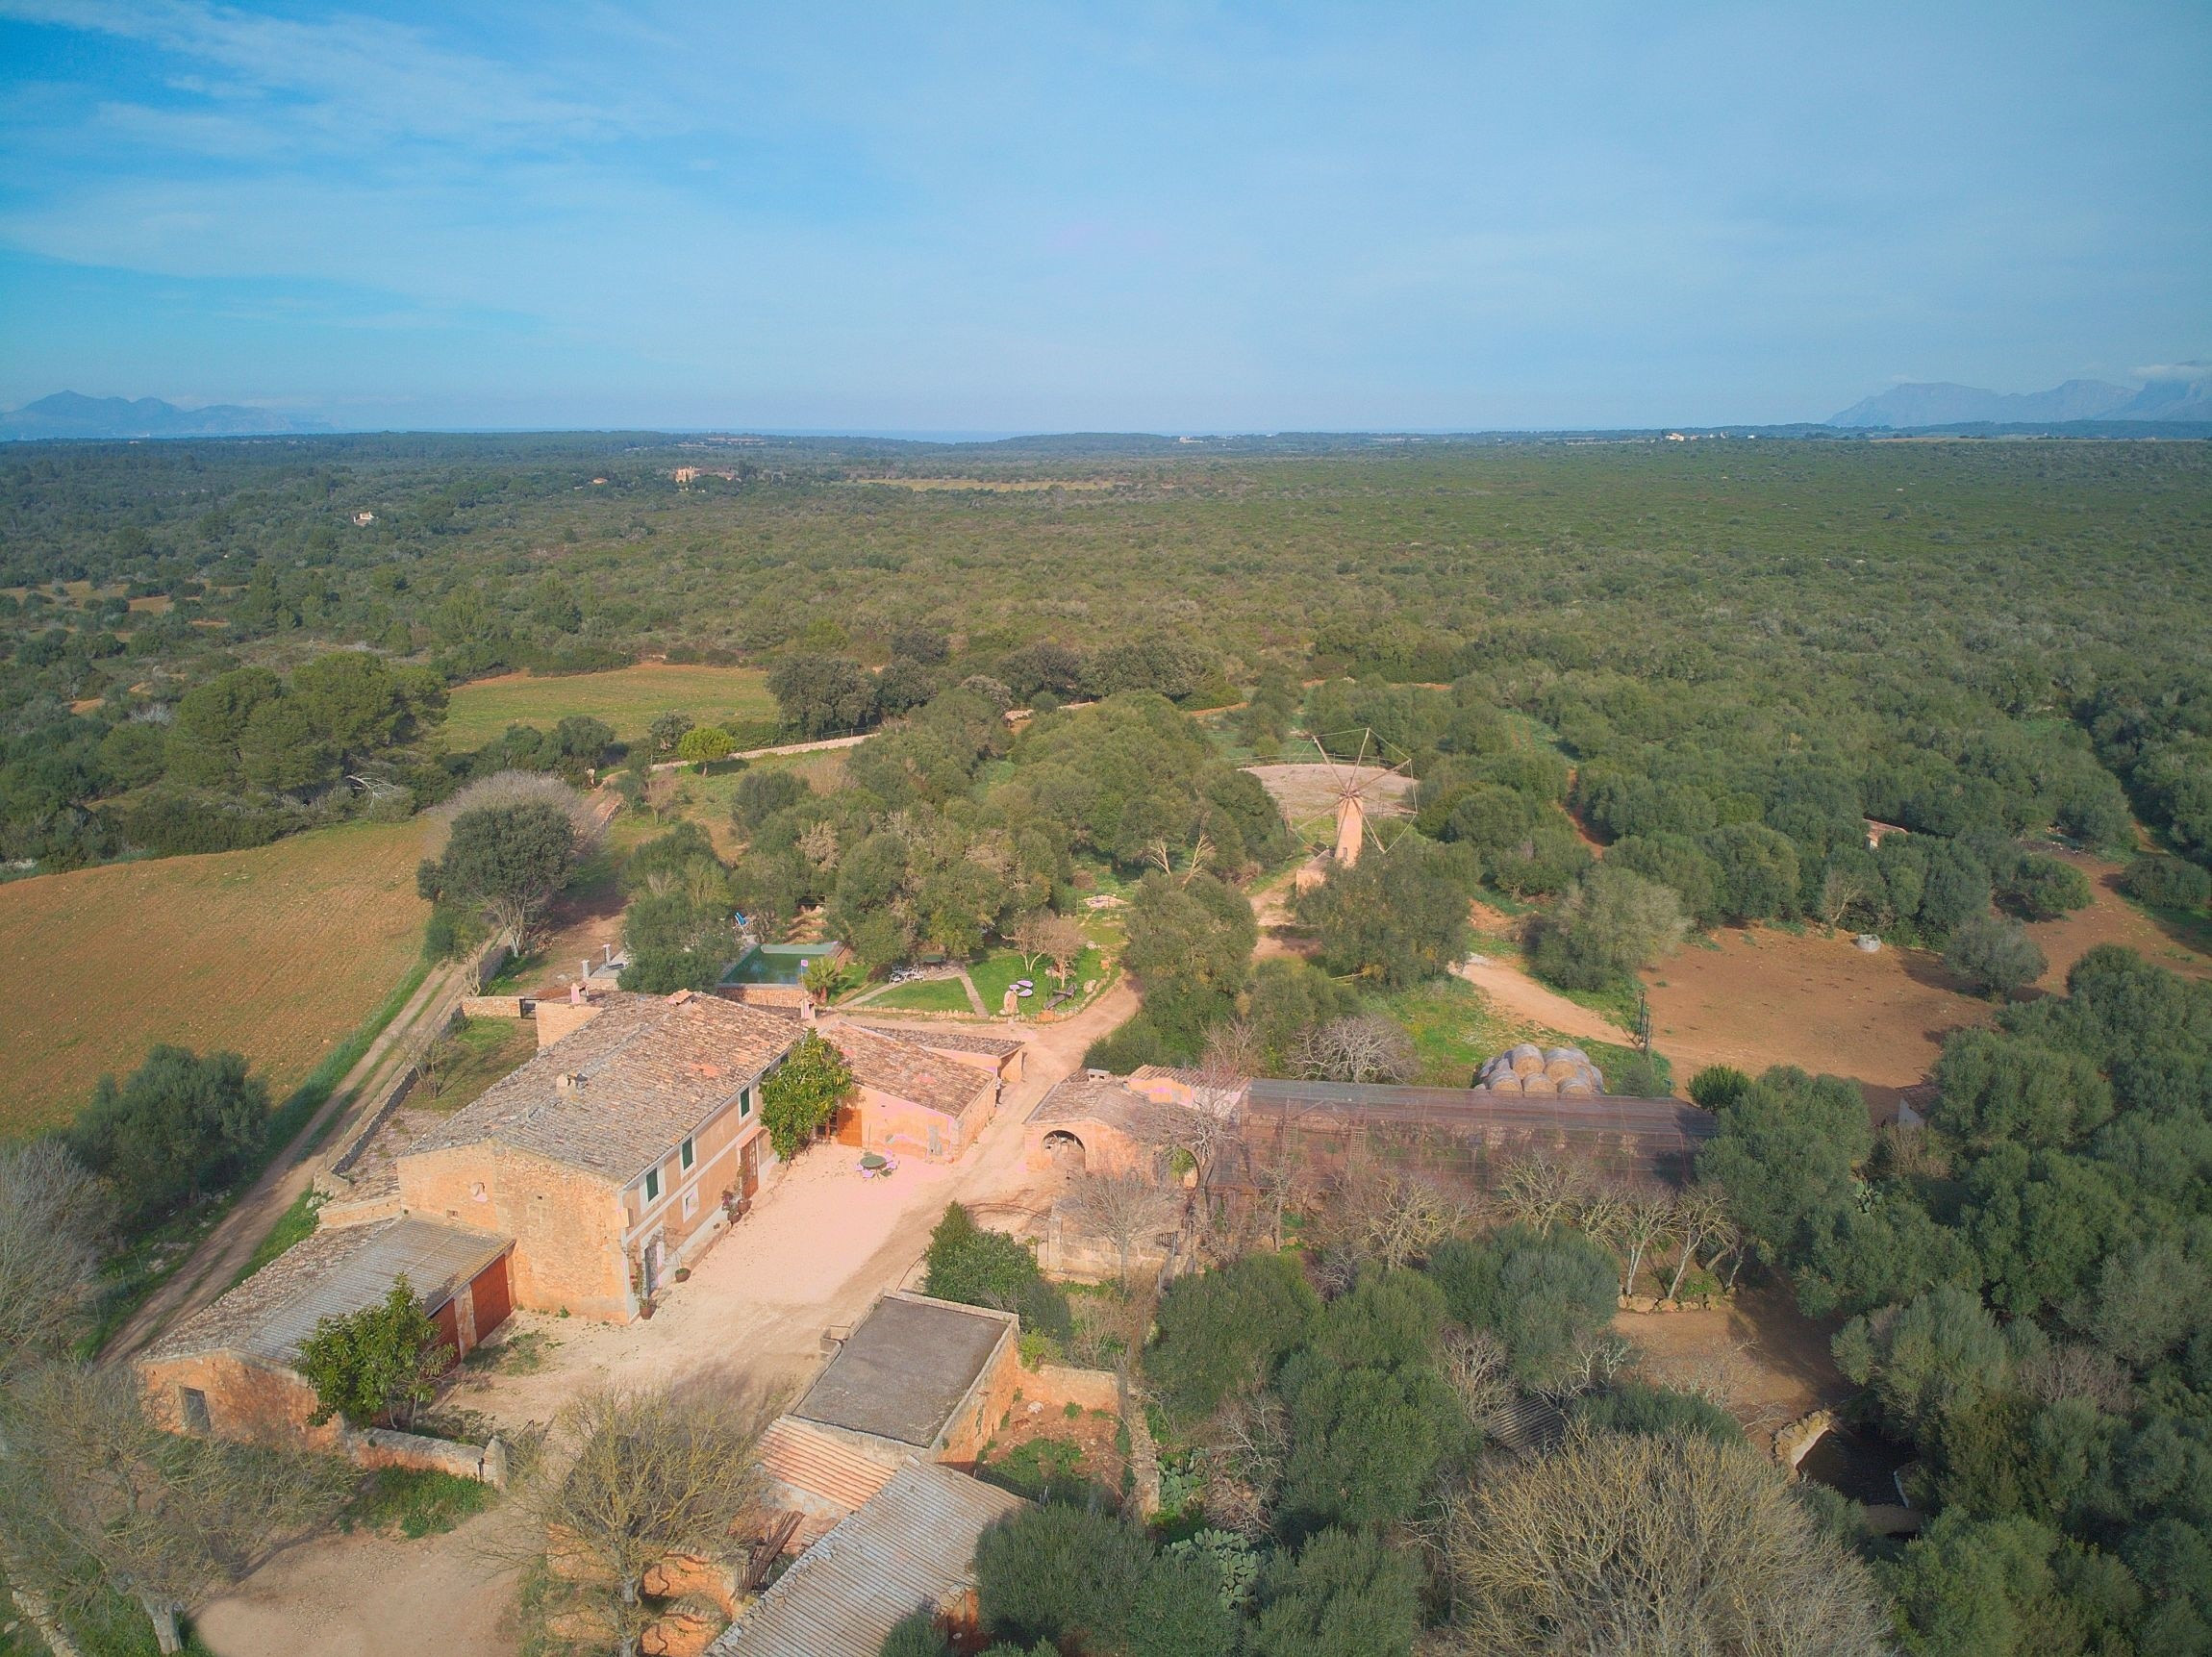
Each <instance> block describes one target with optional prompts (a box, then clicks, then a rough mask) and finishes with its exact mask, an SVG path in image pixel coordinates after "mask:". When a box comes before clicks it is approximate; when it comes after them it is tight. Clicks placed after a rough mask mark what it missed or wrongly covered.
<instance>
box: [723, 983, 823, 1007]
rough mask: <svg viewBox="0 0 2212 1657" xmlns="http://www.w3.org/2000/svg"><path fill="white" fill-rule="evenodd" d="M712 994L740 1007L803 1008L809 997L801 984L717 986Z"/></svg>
mask: <svg viewBox="0 0 2212 1657" xmlns="http://www.w3.org/2000/svg"><path fill="white" fill-rule="evenodd" d="M713 993H715V994H716V995H719V996H720V997H721V998H722V999H723V1000H725V1001H735V1002H737V1003H738V1004H739V1005H740V1006H742V1007H781V1008H784V1009H786V1010H790V1009H794V1008H799V1007H804V1006H805V1005H806V1004H807V1002H808V1001H809V999H810V997H809V996H808V994H807V991H806V987H805V986H804V985H802V984H717V985H716V986H715V988H714V991H713Z"/></svg>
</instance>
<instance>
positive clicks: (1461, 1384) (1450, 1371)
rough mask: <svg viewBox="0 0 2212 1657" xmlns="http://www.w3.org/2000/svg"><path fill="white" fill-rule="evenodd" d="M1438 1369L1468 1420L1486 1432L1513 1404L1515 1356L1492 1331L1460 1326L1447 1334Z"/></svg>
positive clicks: (1454, 1327) (1442, 1346)
mask: <svg viewBox="0 0 2212 1657" xmlns="http://www.w3.org/2000/svg"><path fill="white" fill-rule="evenodd" d="M1438 1360H1439V1361H1438V1368H1440V1369H1442V1370H1443V1372H1444V1378H1445V1381H1446V1382H1447V1383H1448V1384H1449V1385H1450V1387H1451V1390H1452V1392H1453V1393H1454V1394H1456V1395H1457V1397H1458V1398H1459V1402H1460V1407H1461V1408H1462V1409H1464V1410H1465V1411H1466V1412H1467V1418H1468V1419H1469V1420H1470V1421H1471V1422H1473V1423H1474V1424H1475V1425H1476V1426H1478V1427H1480V1428H1482V1429H1483V1430H1484V1431H1485V1432H1487V1431H1489V1428H1490V1423H1491V1422H1492V1421H1493V1420H1494V1419H1496V1416H1497V1413H1498V1412H1499V1411H1500V1410H1502V1409H1504V1408H1505V1407H1506V1406H1507V1405H1509V1404H1511V1403H1512V1402H1513V1397H1514V1388H1513V1354H1512V1353H1511V1352H1509V1351H1508V1350H1506V1345H1505V1343H1504V1342H1503V1341H1500V1340H1499V1339H1498V1338H1497V1337H1496V1335H1494V1334H1492V1333H1491V1332H1490V1331H1489V1330H1488V1329H1475V1330H1467V1329H1462V1328H1460V1327H1459V1326H1458V1325H1457V1324H1454V1325H1452V1326H1451V1327H1449V1328H1447V1329H1446V1330H1445V1335H1444V1340H1443V1343H1442V1344H1441V1347H1440V1349H1439V1353H1438Z"/></svg>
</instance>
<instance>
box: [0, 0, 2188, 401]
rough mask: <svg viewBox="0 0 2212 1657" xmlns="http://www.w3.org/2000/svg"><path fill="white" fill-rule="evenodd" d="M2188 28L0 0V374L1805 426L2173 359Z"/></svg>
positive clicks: (1892, 14) (221, 384) (312, 393)
mask: <svg viewBox="0 0 2212 1657" xmlns="http://www.w3.org/2000/svg"><path fill="white" fill-rule="evenodd" d="M2208 71H2212V6H2207V5H2204V4H2174V5H2164V6H2127V5H2113V4H2097V5H2080V4H2067V5H2056V6H2040V5H2028V4H2020V3H2008V4H2001V5H1988V6H1975V5H1969V4H1964V3H1954V0H1944V3H1942V4H1935V5H1930V4H1927V3H1925V0H1919V3H1915V4H1909V5H1898V6H1859V5H1848V4H1847V5H1836V4H1823V5H1810V4H1807V5H1786V4H1740V5H1725V6H1722V5H1697V4H1685V5H1672V6H1653V5H1650V4H1634V5H1622V6H1618V7H1608V6H1603V5H1595V4H1594V5H1571V6H1559V5H1548V4H1547V5H1533V6H1526V7H1518V6H1485V5H1479V4H1474V3H1471V0H1466V3H1461V4H1442V5H1436V6H1407V5H1391V4H1384V3H1381V0H1376V3H1372V4H1346V5H1342V6H1297V5H1262V4H1251V5H1221V6H1204V5H1180V6H1158V7H1147V6H1144V5H1117V6H1107V5H1099V6H1094V7H1067V6H1045V5H1041V4H1039V5H1007V6H1001V7H993V6H984V5H973V6H969V5H958V4H952V5H946V4H938V5H927V6H915V5H901V6H892V5H889V4H886V5H881V6H872V7H866V6H838V5H832V4H821V3H817V4H805V5H790V6H770V5H751V6H738V5H714V4H709V5H701V4H697V3H695V0H694V3H691V4H685V5H656V4H637V5H617V4H605V3H602V4H590V5H563V4H557V3H533V4H522V5H514V6H485V5H471V4H463V3H454V4H440V5H421V6H411V5H407V4H379V5H377V6H375V7H373V8H371V7H365V6H364V7H363V8H361V9H359V10H345V9H340V8H335V7H313V6H305V5H298V6H250V5H249V6H237V7H233V6H216V5H208V4H201V3H199V0H0V146H4V148H0V405H6V406H13V405H15V404H18V403H21V402H23V401H26V400H28V399H30V398H33V397H36V396H39V395H42V394H44V393H46V392H48V391H53V390H57V389H63V388H64V387H66V388H70V389H77V390H82V391H87V392H91V393H95V394H125V395H134V396H136V395H158V396H163V397H167V398H170V399H171V400H174V401H180V402H211V401H239V402H262V403H269V404H276V405H282V406H287V407H292V408H297V409H300V410H303V411H313V412H317V413H321V414H327V415H329V416H331V417H335V418H337V419H339V420H341V421H344V422H346V423H349V424H354V423H364V424H370V425H399V426H428V425H507V426H514V425H605V424H619V423H643V424H652V423H659V424H673V423H681V424H692V425H698V424H717V425H725V424H726V425H739V426H744V425H753V426H767V427H777V428H785V429H792V428H844V429H899V430H937V431H943V430H992V431H1016V430H1027V431H1039V430H1074V429H1085V430H1099V429H1107V430H1130V429H1145V430H1155V431H1194V430H1242V431H1251V430H1277V429H1295V428H1304V429H1311V428H1335V429H1345V428H1377V427H1395V428H1415V429H1439V428H1454V427H1460V428H1465V427H1532V426H1596V425H1613V424H1649V423H1658V422H1676V421H1679V422H1691V421H1698V422H1725V421H1754V420H1756V421H1772V420H1789V419H1799V418H1818V417H1820V416H1822V415H1825V414H1830V413H1832V412H1834V411H1835V410H1837V409H1839V408H1841V407H1843V406H1844V405H1845V404H1847V403H1849V402H1852V401H1854V400H1855V399H1857V398H1858V397H1860V396H1862V395H1865V394H1866V393H1868V392H1871V391H1874V390H1878V389H1882V388H1883V387H1884V386H1885V385H1887V384H1889V383H1891V382H1893V381H1895V380H1898V379H1945V380H1958V381H1963V382H1966V383H1968V384H1974V385H1984V386H1989V387H1993V388H1996V389H2005V390H2024V389H2038V388H2041V387H2045V386H2049V385H2051V384H2053V383H2055V382H2057V381H2059V380H2062V379H2065V378H2068V377H2070V376H2074V375H2094V376H2099V377H2104V378H2111V379H2121V380H2124V379H2126V378H2127V377H2128V376H2129V374H2130V372H2131V370H2133V369H2135V368H2137V367H2139V366H2143V365H2146V364H2158V363H2167V362H2173V361H2175V360H2178V359H2185V358H2192V357H2200V356H2212V120H2207V119H2206V111H2207V109H2208V108H2212V72H2208Z"/></svg>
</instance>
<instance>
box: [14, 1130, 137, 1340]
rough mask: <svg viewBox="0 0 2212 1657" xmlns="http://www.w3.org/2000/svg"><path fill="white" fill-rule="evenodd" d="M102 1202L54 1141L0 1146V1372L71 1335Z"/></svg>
mask: <svg viewBox="0 0 2212 1657" xmlns="http://www.w3.org/2000/svg"><path fill="white" fill-rule="evenodd" d="M110 1206H111V1205H110V1203H109V1200H108V1195H107V1191H106V1188H105V1187H103V1186H102V1185H101V1183H100V1182H99V1181H98V1180H97V1179H95V1178H94V1177H93V1176H92V1175H91V1174H90V1173H88V1172H87V1171H86V1169H85V1167H84V1165H83V1164H81V1163H79V1162H78V1161H77V1159H76V1158H75V1157H73V1156H71V1155H70V1154H69V1151H68V1148H67V1147H66V1146H65V1145H63V1144H62V1143H61V1142H59V1141H55V1140H36V1141H33V1142H31V1143H29V1144H18V1145H7V1146H0V1376H4V1375H5V1374H7V1372H8V1371H9V1370H11V1369H13V1368H14V1367H15V1366H16V1365H17V1364H20V1363H27V1362H29V1361H31V1360H32V1359H34V1358H37V1357H38V1356H40V1355H43V1354H47V1353H51V1352H54V1351H56V1350H58V1349H59V1348H60V1347H61V1346H62V1344H63V1343H64V1342H66V1341H67V1340H68V1338H69V1337H70V1335H71V1334H72V1333H74V1331H75V1328H76V1323H77V1318H78V1316H79V1315H80V1314H81V1313H82V1312H83V1311H84V1308H85V1303H86V1301H87V1299H88V1297H89V1296H90V1294H91V1292H92V1286H93V1283H94V1282H95V1280H96V1279H97V1278H98V1276H99V1270H100V1250H101V1246H102V1244H103V1243H105V1242H106V1240H107V1236H108V1228H109V1224H110V1218H111V1216H110Z"/></svg>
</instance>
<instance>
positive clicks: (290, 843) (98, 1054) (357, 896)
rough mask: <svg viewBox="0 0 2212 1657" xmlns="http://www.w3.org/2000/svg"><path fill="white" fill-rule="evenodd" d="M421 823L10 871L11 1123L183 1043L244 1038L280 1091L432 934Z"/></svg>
mask: <svg viewBox="0 0 2212 1657" xmlns="http://www.w3.org/2000/svg"><path fill="white" fill-rule="evenodd" d="M422 851H423V825H422V824H421V823H419V822H406V823H390V824H386V823H376V824H361V825H357V826H350V827H346V828H337V829H324V830H320V831H318V832H316V833H314V834H304V835H295V836H293V837H292V838H291V839H289V840H282V841H277V842H276V843H275V844H273V845H265V846H258V847H256V848H254V849H253V850H251V851H233V852H220V853H215V854H213V855H210V856H205V857H174V858H161V859H156V860H152V861H148V862H145V863H126V864H112V865H110V866H107V867H104V868H88V869H79V870H77V871H76V872H74V873H70V874H54V875H40V876H38V877H37V878H36V879H32V880H20V881H15V882H13V883H12V884H10V885H6V886H0V1031H4V1032H5V1034H4V1036H0V1049H4V1050H5V1052H6V1056H7V1060H8V1082H7V1087H6V1089H5V1091H0V1135H10V1134H16V1133H22V1132H25V1131H27V1130H31V1129H36V1128H41V1127H49V1126H52V1125H54V1124H56V1123H58V1122H62V1121H65V1120H66V1119H68V1117H71V1116H72V1115H74V1114H75V1112H76V1111H77V1109H78V1107H79V1106H80V1105H82V1104H83V1103H84V1100H85V1098H86V1096H87V1094H88V1093H89V1092H91V1089H92V1085H93V1083H94V1082H96V1081H97V1080H98V1079H99V1077H100V1075H101V1074H102V1072H104V1071H113V1072H114V1073H116V1074H117V1075H122V1074H126V1073H128V1072H129V1071H130V1070H132V1069H134V1068H136V1067H137V1066H138V1063H139V1061H140V1060H142V1059H143V1058H144V1057H145V1055H146V1050H147V1048H149V1047H151V1046H153V1045H154V1044H155V1043H156V1042H178V1043H181V1044H182V1045H185V1046H188V1047H191V1048H193V1049H195V1050H196V1051H201V1052H204V1051H206V1050H208V1049H210V1048H230V1049H232V1050H234V1051H236V1052H239V1053H243V1054H244V1055H245V1056H246V1058H247V1059H248V1060H250V1061H251V1062H252V1064H253V1066H254V1067H255V1069H256V1070H258V1071H260V1072H261V1073H262V1074H263V1075H264V1076H266V1077H267V1079H268V1083H269V1092H270V1093H271V1095H272V1097H273V1098H274V1099H276V1100H279V1101H281V1100H282V1099H283V1098H284V1096H285V1095H286V1094H287V1093H288V1092H290V1091H291V1090H292V1088H294V1087H296V1086H297V1085H298V1084H299V1082H300V1081H301V1080H302V1079H303V1078H304V1077H305V1076H306V1075H307V1073H308V1072H309V1071H310V1070H312V1069H313V1068H314V1067H315V1065H316V1063H317V1062H318V1061H319V1060H320V1059H321V1058H322V1056H323V1054H324V1053H325V1052H327V1051H328V1050H329V1049H330V1048H331V1047H332V1046H333V1045H334V1044H335V1043H337V1042H341V1041H343V1040H344V1039H345V1037H346V1036H347V1035H348V1034H349V1033H350V1032H351V1031H353V1030H354V1029H355V1027H356V1026H358V1025H359V1024H360V1023H361V1022H362V1020H363V1019H364V1018H366V1017H368V1016H369V1015H370V1014H371V1013H373V1012H375V1011H376V1009H377V1007H378V1006H379V1005H380V1004H381V1003H382V1002H383V1000H384V998H385V997H386V996H387V995H389V994H390V992H391V990H392V987H393V986H394V985H395V984H397V983H398V981H399V979H400V978H401V976H402V975H403V974H404V973H405V972H406V970H407V967H408V965H409V964H410V963H411V962H412V961H413V960H414V959H415V953H416V951H417V950H418V949H419V948H420V946H421V938H422V923H423V919H424V916H426V915H427V914H428V912H429V910H428V906H427V905H426V904H424V903H423V901H422V900H421V899H420V898H419V897H417V896H416V895H415V864H416V863H417V862H418V861H419V860H420V858H421V856H422Z"/></svg>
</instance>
